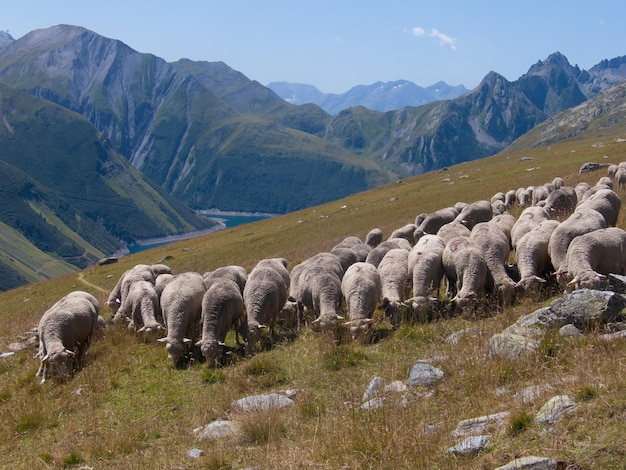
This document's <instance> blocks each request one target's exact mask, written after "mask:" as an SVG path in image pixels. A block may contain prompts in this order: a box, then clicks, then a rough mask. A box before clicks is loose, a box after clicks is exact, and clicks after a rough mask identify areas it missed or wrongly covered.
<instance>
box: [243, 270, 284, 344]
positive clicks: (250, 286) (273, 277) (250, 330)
mask: <svg viewBox="0 0 626 470" xmlns="http://www.w3.org/2000/svg"><path fill="white" fill-rule="evenodd" d="M290 282H291V281H290V277H289V271H287V267H286V261H284V260H283V259H278V258H272V259H266V260H261V261H259V262H258V263H257V264H256V266H255V267H254V268H253V269H252V271H250V274H249V275H248V281H247V282H246V287H245V289H244V290H243V300H244V305H245V307H246V321H245V322H243V323H242V326H241V328H240V331H241V334H242V336H243V337H244V339H245V340H246V344H247V347H246V355H247V356H251V355H253V354H254V353H255V352H256V343H257V341H258V340H259V337H260V334H261V330H263V329H265V328H269V329H270V332H271V331H273V327H274V322H275V321H276V319H277V317H278V315H279V313H280V311H281V309H282V308H283V306H284V305H285V303H286V302H287V298H288V295H289V286H290Z"/></svg>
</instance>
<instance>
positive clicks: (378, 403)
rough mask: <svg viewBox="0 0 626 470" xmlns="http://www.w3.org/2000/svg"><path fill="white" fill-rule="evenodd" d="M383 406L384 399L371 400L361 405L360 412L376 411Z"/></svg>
mask: <svg viewBox="0 0 626 470" xmlns="http://www.w3.org/2000/svg"><path fill="white" fill-rule="evenodd" d="M383 406H385V399H384V398H382V397H381V398H372V399H371V400H369V401H366V402H365V403H363V404H362V405H361V409H362V410H377V409H379V408H382V407H383Z"/></svg>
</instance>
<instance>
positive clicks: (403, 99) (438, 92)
mask: <svg viewBox="0 0 626 470" xmlns="http://www.w3.org/2000/svg"><path fill="white" fill-rule="evenodd" d="M267 87H268V88H269V89H271V90H273V91H274V92H275V93H276V94H277V95H278V96H280V97H281V98H282V99H284V100H285V101H287V102H288V103H291V104H297V105H300V104H307V103H313V104H316V105H318V106H319V107H320V108H322V109H323V110H324V111H326V112H327V113H329V114H337V113H339V112H341V111H343V110H344V109H346V108H353V107H355V106H364V107H366V108H369V109H371V110H373V111H382V112H385V111H393V110H394V109H401V108H405V107H407V106H421V105H423V104H426V103H430V102H432V101H437V100H448V99H453V98H458V97H459V96H461V95H462V94H463V93H465V92H467V91H468V90H467V88H465V87H464V86H463V85H458V86H450V85H448V84H447V83H446V82H443V81H441V82H437V83H435V84H434V85H431V86H429V87H426V88H423V87H420V86H418V85H416V84H415V83H413V82H409V81H407V80H396V81H393V82H376V83H373V84H371V85H357V86H355V87H352V88H351V89H350V90H348V91H347V92H345V93H340V94H333V93H322V92H321V91H319V90H318V89H317V88H315V86H313V85H304V84H300V83H288V82H272V83H269V84H268V85H267Z"/></svg>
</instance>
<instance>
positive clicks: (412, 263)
mask: <svg viewBox="0 0 626 470" xmlns="http://www.w3.org/2000/svg"><path fill="white" fill-rule="evenodd" d="M445 247H446V242H445V240H444V239H443V238H441V237H439V236H437V235H424V236H423V237H422V238H420V239H419V241H418V242H417V243H416V244H415V246H414V247H413V249H411V251H410V252H409V257H408V275H409V279H411V280H412V283H413V297H411V298H410V299H407V300H406V301H405V302H404V304H405V305H408V306H410V307H411V309H412V310H413V313H414V314H416V315H417V316H418V318H419V319H420V320H421V321H423V320H425V310H427V309H429V308H431V307H433V306H434V304H435V302H437V300H438V298H439V287H440V286H441V280H442V279H443V261H442V257H443V250H444V249H445Z"/></svg>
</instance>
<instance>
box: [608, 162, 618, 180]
mask: <svg viewBox="0 0 626 470" xmlns="http://www.w3.org/2000/svg"><path fill="white" fill-rule="evenodd" d="M617 170H619V166H618V165H616V164H615V163H612V164H610V165H609V166H608V168H607V169H606V175H607V176H608V177H609V178H611V179H613V178H615V174H616V173H617Z"/></svg>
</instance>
